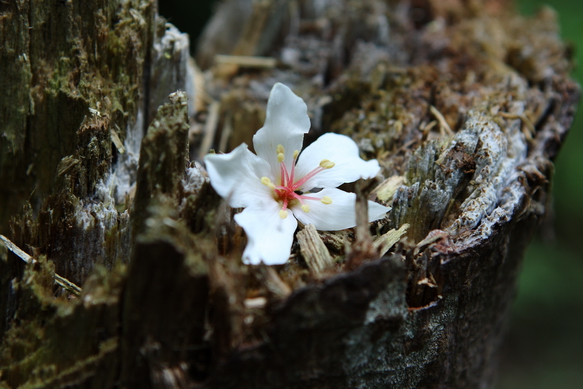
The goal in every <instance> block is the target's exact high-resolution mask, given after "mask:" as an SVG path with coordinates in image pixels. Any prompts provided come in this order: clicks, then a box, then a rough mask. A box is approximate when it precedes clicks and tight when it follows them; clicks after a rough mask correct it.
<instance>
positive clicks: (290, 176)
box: [261, 145, 335, 219]
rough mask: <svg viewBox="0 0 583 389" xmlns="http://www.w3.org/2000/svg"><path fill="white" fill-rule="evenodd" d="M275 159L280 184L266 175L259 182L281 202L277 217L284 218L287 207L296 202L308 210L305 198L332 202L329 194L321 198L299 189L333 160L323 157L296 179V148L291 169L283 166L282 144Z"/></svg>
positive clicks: (278, 147)
mask: <svg viewBox="0 0 583 389" xmlns="http://www.w3.org/2000/svg"><path fill="white" fill-rule="evenodd" d="M276 151H277V161H278V162H279V169H280V176H281V178H280V185H275V184H274V183H273V182H271V180H270V179H269V178H268V177H261V183H262V184H263V185H266V186H268V187H269V188H270V189H271V190H272V191H273V198H274V199H275V201H277V202H278V203H279V204H281V209H280V211H279V217H281V218H282V219H285V218H286V217H287V214H288V211H287V209H288V208H289V207H291V206H293V205H295V204H297V203H298V202H299V203H300V204H302V206H301V208H302V211H304V212H310V206H309V205H308V204H306V203H305V202H304V201H305V200H319V201H320V202H322V203H323V204H332V199H331V198H330V197H329V196H324V197H322V198H318V197H313V196H306V195H304V192H302V191H301V190H300V188H302V185H304V184H305V183H306V182H307V181H308V180H309V179H310V178H312V177H314V176H315V175H316V174H318V173H320V172H322V171H324V170H326V169H331V168H333V167H334V165H335V164H334V162H332V161H330V160H328V159H323V160H321V161H320V165H319V166H318V167H317V168H315V169H314V170H312V171H311V172H309V173H308V174H306V175H305V176H303V177H301V178H298V179H296V177H295V168H296V161H297V160H298V155H299V154H300V152H299V151H298V150H295V151H294V159H293V161H292V165H291V170H290V171H288V170H287V167H286V166H285V163H284V160H285V149H284V148H283V146H282V145H278V146H277V150H276Z"/></svg>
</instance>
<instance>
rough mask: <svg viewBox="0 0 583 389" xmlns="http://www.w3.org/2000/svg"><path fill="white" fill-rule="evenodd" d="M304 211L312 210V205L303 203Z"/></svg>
mask: <svg viewBox="0 0 583 389" xmlns="http://www.w3.org/2000/svg"><path fill="white" fill-rule="evenodd" d="M302 211H304V212H305V213H308V212H310V206H309V205H308V204H303V205H302Z"/></svg>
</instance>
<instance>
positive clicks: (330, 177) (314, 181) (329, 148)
mask: <svg viewBox="0 0 583 389" xmlns="http://www.w3.org/2000/svg"><path fill="white" fill-rule="evenodd" d="M323 159H328V160H330V161H332V162H334V164H335V165H334V167H333V168H330V169H326V170H324V171H322V172H320V173H318V174H316V175H315V176H314V177H313V178H311V179H309V180H308V181H306V183H305V184H304V185H302V188H303V189H305V190H310V189H312V188H325V187H334V188H335V187H337V186H338V185H340V184H343V183H345V182H353V181H356V180H358V179H359V178H373V177H375V176H376V175H377V174H378V172H379V171H380V170H381V168H380V166H379V163H378V161H377V160H376V159H375V160H371V161H365V160H363V159H361V158H360V156H359V151H358V146H357V145H356V143H355V142H354V141H353V140H352V139H351V138H349V137H348V136H346V135H340V134H333V133H327V134H324V135H322V136H321V137H319V138H318V139H317V140H316V141H315V142H314V143H312V144H311V145H309V146H308V147H306V149H305V150H304V151H303V152H302V153H301V154H300V158H299V160H298V163H297V165H296V174H295V176H296V177H297V178H301V177H304V176H305V175H306V174H308V173H309V172H311V171H312V170H314V169H315V168H317V167H318V166H319V165H320V161H322V160H323ZM296 181H297V180H296Z"/></svg>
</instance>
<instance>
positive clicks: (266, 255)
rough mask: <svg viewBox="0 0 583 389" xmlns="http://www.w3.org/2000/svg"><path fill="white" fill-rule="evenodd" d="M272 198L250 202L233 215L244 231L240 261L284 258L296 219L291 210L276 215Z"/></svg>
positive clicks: (275, 262) (283, 260) (267, 261)
mask: <svg viewBox="0 0 583 389" xmlns="http://www.w3.org/2000/svg"><path fill="white" fill-rule="evenodd" d="M280 209H281V208H280V206H279V204H278V203H277V202H275V201H269V202H265V203H260V204H254V205H251V206H249V207H247V208H245V209H244V210H243V212H241V213H238V214H236V215H235V221H236V222H237V224H239V225H240V226H241V227H243V229H244V230H245V233H246V234H247V247H245V251H244V252H243V262H244V263H246V264H251V265H258V264H260V263H261V262H263V263H265V264H266V265H282V264H284V263H286V262H287V260H288V258H289V255H290V251H291V246H292V243H293V239H294V232H295V230H296V227H297V226H298V222H297V221H296V219H295V218H294V217H293V215H292V214H291V212H290V213H289V214H288V216H287V217H286V218H285V219H282V218H281V217H279V210H280Z"/></svg>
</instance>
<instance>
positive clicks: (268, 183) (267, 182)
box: [261, 177, 275, 189]
mask: <svg viewBox="0 0 583 389" xmlns="http://www.w3.org/2000/svg"><path fill="white" fill-rule="evenodd" d="M261 183H262V184H263V185H265V186H267V187H269V188H270V189H275V185H274V184H273V182H271V180H270V179H269V178H268V177H261Z"/></svg>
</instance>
